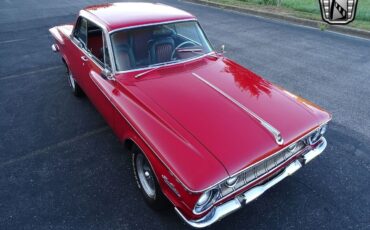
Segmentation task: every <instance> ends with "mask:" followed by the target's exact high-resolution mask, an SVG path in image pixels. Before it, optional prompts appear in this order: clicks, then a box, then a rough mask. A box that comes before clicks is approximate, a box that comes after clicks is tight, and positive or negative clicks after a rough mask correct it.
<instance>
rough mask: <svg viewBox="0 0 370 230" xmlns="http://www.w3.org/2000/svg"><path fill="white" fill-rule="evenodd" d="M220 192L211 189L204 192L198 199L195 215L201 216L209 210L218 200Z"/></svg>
mask: <svg viewBox="0 0 370 230" xmlns="http://www.w3.org/2000/svg"><path fill="white" fill-rule="evenodd" d="M218 194H219V191H218V190H217V189H211V190H208V191H206V192H204V193H203V194H202V195H201V196H200V197H199V199H198V201H197V203H196V204H195V207H194V211H193V212H194V214H200V213H202V212H204V211H206V210H207V209H209V208H210V207H211V206H212V205H213V203H214V202H215V201H216V200H217V196H218Z"/></svg>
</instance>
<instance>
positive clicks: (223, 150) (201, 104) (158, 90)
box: [133, 57, 330, 175]
mask: <svg viewBox="0 0 370 230" xmlns="http://www.w3.org/2000/svg"><path fill="white" fill-rule="evenodd" d="M133 85H134V87H135V88H136V89H138V90H140V91H141V92H142V93H144V94H146V95H147V96H148V98H150V99H151V100H152V101H151V102H147V103H146V106H147V107H148V108H152V110H158V109H159V108H160V109H161V110H162V112H163V111H164V112H165V113H167V114H168V115H169V116H170V117H171V118H173V119H174V120H176V121H177V122H178V124H179V125H180V126H182V127H183V130H186V131H187V132H188V133H190V134H191V135H192V136H193V137H195V139H196V140H197V141H199V142H200V144H201V145H203V146H204V147H205V149H207V151H208V153H207V154H211V155H212V156H213V157H214V158H216V159H217V160H218V161H219V162H220V163H221V164H222V165H223V166H224V168H225V169H226V171H227V173H228V174H229V175H232V174H234V173H236V172H238V171H239V170H241V169H243V168H245V167H247V166H248V165H250V164H252V163H254V162H257V161H259V160H261V159H263V158H265V157H267V156H268V155H270V154H272V153H274V152H275V151H278V150H279V149H281V148H283V147H284V146H286V145H287V144H289V143H291V142H292V141H294V140H296V139H297V138H298V137H301V136H302V135H304V134H306V133H307V132H309V131H311V130H312V129H313V128H315V127H317V126H318V125H320V124H321V123H323V122H325V121H327V120H329V119H330V117H329V114H328V113H326V112H324V111H323V110H321V109H320V108H318V107H317V106H315V105H313V104H312V103H310V102H308V101H306V100H303V99H301V98H299V97H297V96H295V95H293V94H291V93H289V92H287V91H286V90H284V89H282V88H279V87H277V86H274V85H273V84H271V83H270V82H268V81H266V80H264V79H263V78H261V77H259V76H257V75H256V74H254V73H252V72H250V71H249V70H247V69H245V68H243V67H242V66H240V65H238V64H236V63H235V62H233V61H231V60H228V59H226V58H213V57H208V58H207V57H206V58H203V59H200V60H197V61H193V62H188V63H185V64H180V65H179V64H178V65H174V66H169V67H163V68H160V69H157V70H154V71H151V72H150V73H146V74H145V75H143V76H141V77H140V78H138V79H136V80H135V82H134V84H133ZM151 103H153V106H151ZM154 104H155V106H154ZM242 107H244V108H247V109H248V110H249V111H250V112H251V113H253V114H255V115H257V116H258V117H259V118H261V119H262V120H264V121H266V122H267V123H269V124H270V125H271V126H273V127H274V128H275V129H276V130H278V131H279V132H280V133H281V136H282V137H283V139H284V144H283V145H278V144H277V143H276V140H275V138H274V136H273V135H272V134H271V132H270V131H269V130H268V129H266V128H265V127H264V126H263V125H261V123H260V121H259V120H257V119H256V117H255V116H252V115H251V113H248V112H247V111H246V110H245V109H242ZM154 112H155V111H154Z"/></svg>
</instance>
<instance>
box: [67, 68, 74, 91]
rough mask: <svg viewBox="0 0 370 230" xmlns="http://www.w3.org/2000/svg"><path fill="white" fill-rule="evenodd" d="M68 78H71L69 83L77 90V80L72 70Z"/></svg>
mask: <svg viewBox="0 0 370 230" xmlns="http://www.w3.org/2000/svg"><path fill="white" fill-rule="evenodd" d="M68 79H69V84H70V85H71V87H72V89H73V90H75V88H76V82H75V79H74V78H73V75H72V73H71V72H70V71H69V72H68Z"/></svg>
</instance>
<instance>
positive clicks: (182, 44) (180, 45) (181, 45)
mask: <svg viewBox="0 0 370 230" xmlns="http://www.w3.org/2000/svg"><path fill="white" fill-rule="evenodd" d="M186 44H194V45H198V44H197V43H195V42H193V41H185V42H182V43H180V44H179V45H177V46H176V48H175V49H173V51H172V54H171V60H174V56H175V53H176V51H177V50H178V49H180V48H181V47H183V46H184V45H186Z"/></svg>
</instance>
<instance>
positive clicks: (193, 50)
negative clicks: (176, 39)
mask: <svg viewBox="0 0 370 230" xmlns="http://www.w3.org/2000/svg"><path fill="white" fill-rule="evenodd" d="M177 52H179V53H181V52H192V53H198V52H202V53H204V51H203V49H195V48H188V49H178V50H177Z"/></svg>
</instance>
